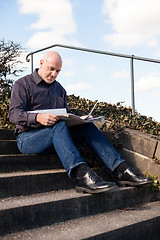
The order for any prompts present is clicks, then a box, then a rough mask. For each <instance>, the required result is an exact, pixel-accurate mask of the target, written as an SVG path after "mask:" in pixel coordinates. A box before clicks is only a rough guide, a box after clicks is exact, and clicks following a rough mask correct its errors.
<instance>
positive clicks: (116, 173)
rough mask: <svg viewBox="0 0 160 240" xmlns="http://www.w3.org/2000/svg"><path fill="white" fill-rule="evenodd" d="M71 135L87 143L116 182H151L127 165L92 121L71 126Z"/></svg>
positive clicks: (130, 183) (138, 183) (131, 183)
mask: <svg viewBox="0 0 160 240" xmlns="http://www.w3.org/2000/svg"><path fill="white" fill-rule="evenodd" d="M75 133H76V134H75ZM71 135H72V137H73V139H75V141H76V140H77V138H79V141H85V142H86V143H87V144H88V146H89V147H90V148H91V149H92V150H93V151H94V152H95V153H96V155H97V156H98V157H99V159H100V160H101V162H102V163H103V164H104V165H105V167H106V168H107V169H108V170H109V171H110V172H111V173H112V175H113V177H114V179H115V181H116V182H117V183H118V184H120V185H130V186H139V185H144V184H148V183H152V182H153V181H152V179H149V178H145V177H141V176H140V175H138V174H137V173H136V172H135V171H134V170H133V169H132V168H131V167H129V166H128V165H127V164H126V162H125V161H124V160H123V159H122V158H121V156H120V154H119V153H117V151H116V150H115V149H114V147H113V146H112V145H111V144H110V143H109V141H108V140H107V138H106V137H105V136H104V135H103V134H102V133H101V132H100V131H99V129H98V128H97V127H96V126H95V125H94V124H93V123H89V124H84V125H79V126H75V127H72V128H71Z"/></svg>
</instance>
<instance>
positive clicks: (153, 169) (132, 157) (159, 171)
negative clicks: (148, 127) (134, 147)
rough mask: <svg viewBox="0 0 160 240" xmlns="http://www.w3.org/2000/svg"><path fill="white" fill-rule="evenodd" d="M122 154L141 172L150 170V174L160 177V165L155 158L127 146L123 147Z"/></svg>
mask: <svg viewBox="0 0 160 240" xmlns="http://www.w3.org/2000/svg"><path fill="white" fill-rule="evenodd" d="M120 154H121V155H122V157H123V158H124V159H125V160H126V162H128V163H129V165H131V166H132V167H133V168H135V169H136V170H137V171H139V172H140V173H143V174H144V175H145V173H146V172H149V174H150V175H156V176H157V177H158V179H160V165H157V164H156V163H155V162H154V160H153V159H151V158H148V157H146V156H144V155H141V154H139V153H136V152H133V151H131V150H128V149H126V148H123V149H122V150H121V151H120Z"/></svg>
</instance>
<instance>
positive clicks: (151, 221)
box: [0, 202, 160, 240]
mask: <svg viewBox="0 0 160 240" xmlns="http://www.w3.org/2000/svg"><path fill="white" fill-rule="evenodd" d="M159 236H160V202H154V203H147V204H144V205H139V206H136V207H133V208H127V209H123V210H116V211H113V212H107V213H101V214H97V215H92V216H87V217H83V218H79V219H74V220H69V221H66V222H61V223H58V224H54V225H49V226H45V227H41V228H36V229H32V230H26V231H23V232H18V233H15V234H8V235H5V236H3V237H0V240H26V239H27V240H43V239H45V240H62V239H63V240H68V239H70V240H80V239H100V240H102V239H109V240H121V239H123V240H128V239H130V240H139V239H145V240H151V239H152V240H159Z"/></svg>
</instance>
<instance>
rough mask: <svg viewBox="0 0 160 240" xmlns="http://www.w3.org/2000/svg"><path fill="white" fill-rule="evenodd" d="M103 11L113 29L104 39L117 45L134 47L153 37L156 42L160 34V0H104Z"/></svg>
mask: <svg viewBox="0 0 160 240" xmlns="http://www.w3.org/2000/svg"><path fill="white" fill-rule="evenodd" d="M102 12H103V13H104V14H107V16H108V18H109V20H108V21H107V24H108V23H110V24H111V25H112V31H113V33H111V34H106V35H105V36H104V41H105V42H108V43H110V44H111V45H113V46H115V47H133V46H137V45H140V44H143V43H146V42H150V41H153V39H154V44H155V43H156V42H155V41H156V38H157V37H158V36H160V28H159V23H160V14H159V12H160V1H159V0H104V1H103V9H102ZM152 46H153V42H152Z"/></svg>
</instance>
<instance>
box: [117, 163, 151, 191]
mask: <svg viewBox="0 0 160 240" xmlns="http://www.w3.org/2000/svg"><path fill="white" fill-rule="evenodd" d="M113 176H114V178H115V182H116V183H117V184H118V185H120V186H139V185H145V184H151V183H153V180H152V179H150V178H146V177H141V176H140V175H138V174H137V173H136V172H135V171H134V170H133V169H132V168H130V167H128V168H127V169H125V170H124V171H122V172H120V171H116V173H113Z"/></svg>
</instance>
